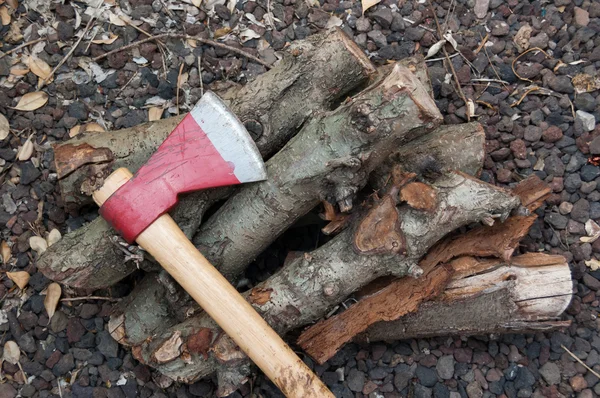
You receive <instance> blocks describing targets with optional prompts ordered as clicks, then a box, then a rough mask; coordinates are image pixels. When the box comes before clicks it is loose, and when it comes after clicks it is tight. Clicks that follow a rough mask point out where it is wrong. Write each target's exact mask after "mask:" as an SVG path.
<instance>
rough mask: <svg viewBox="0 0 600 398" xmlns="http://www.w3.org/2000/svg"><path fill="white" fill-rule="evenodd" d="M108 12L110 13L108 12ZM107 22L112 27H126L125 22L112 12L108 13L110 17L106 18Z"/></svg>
mask: <svg viewBox="0 0 600 398" xmlns="http://www.w3.org/2000/svg"><path fill="white" fill-rule="evenodd" d="M109 12H110V11H109ZM108 20H109V21H110V23H111V24H113V25H117V26H126V25H127V23H126V22H125V21H123V19H121V17H119V16H117V15H115V14H113V13H112V12H110V15H109V17H108Z"/></svg>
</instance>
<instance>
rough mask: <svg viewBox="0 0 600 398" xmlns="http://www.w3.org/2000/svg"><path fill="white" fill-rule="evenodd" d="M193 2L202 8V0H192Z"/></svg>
mask: <svg viewBox="0 0 600 398" xmlns="http://www.w3.org/2000/svg"><path fill="white" fill-rule="evenodd" d="M192 4H193V5H195V6H196V7H198V8H200V6H201V5H202V0H192Z"/></svg>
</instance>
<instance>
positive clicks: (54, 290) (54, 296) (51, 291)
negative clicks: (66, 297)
mask: <svg viewBox="0 0 600 398" xmlns="http://www.w3.org/2000/svg"><path fill="white" fill-rule="evenodd" d="M61 294H62V290H61V288H60V285H59V284H58V283H56V282H53V283H51V284H50V285H48V289H46V298H45V299H44V308H46V312H47V313H48V322H50V319H52V317H53V316H54V313H55V312H56V307H57V306H58V300H60V295H61Z"/></svg>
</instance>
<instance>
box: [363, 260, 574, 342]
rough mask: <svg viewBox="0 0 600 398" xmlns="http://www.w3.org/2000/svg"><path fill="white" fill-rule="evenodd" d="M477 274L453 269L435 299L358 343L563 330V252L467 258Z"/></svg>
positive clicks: (567, 293)
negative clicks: (481, 258) (440, 292)
mask: <svg viewBox="0 0 600 398" xmlns="http://www.w3.org/2000/svg"><path fill="white" fill-rule="evenodd" d="M460 262H463V265H462V266H458V267H459V268H464V267H465V266H464V263H469V265H468V266H467V268H468V269H471V270H477V272H478V273H477V274H473V275H470V273H467V274H466V275H465V274H462V275H461V273H460V272H458V270H457V272H456V273H455V274H456V275H457V276H458V278H457V279H454V280H453V281H452V282H450V284H449V285H448V287H447V288H446V290H445V291H444V293H442V295H441V296H440V297H439V298H437V299H436V300H434V301H430V302H427V303H425V304H422V305H421V306H420V307H419V309H418V310H417V311H416V312H414V313H411V314H409V315H406V316H404V317H402V318H400V319H399V320H397V321H392V322H379V323H376V324H374V325H373V326H371V327H370V328H369V329H367V331H366V332H365V333H364V334H362V335H359V336H357V339H356V340H357V341H379V340H386V341H392V340H402V339H409V338H422V337H431V336H443V335H461V336H467V335H474V334H490V333H536V332H544V331H549V330H554V329H557V328H566V327H568V326H569V324H570V322H569V321H560V320H559V317H560V315H561V314H562V313H563V312H564V311H565V309H566V308H567V307H568V306H569V303H570V301H571V297H572V291H573V282H572V280H571V272H570V269H569V265H568V264H567V262H566V260H565V258H564V257H562V256H552V255H548V254H543V253H529V254H525V255H522V256H518V257H513V258H512V260H511V262H510V263H506V262H504V261H503V260H477V259H475V258H466V259H461V260H460V261H456V262H455V263H457V264H458V263H460Z"/></svg>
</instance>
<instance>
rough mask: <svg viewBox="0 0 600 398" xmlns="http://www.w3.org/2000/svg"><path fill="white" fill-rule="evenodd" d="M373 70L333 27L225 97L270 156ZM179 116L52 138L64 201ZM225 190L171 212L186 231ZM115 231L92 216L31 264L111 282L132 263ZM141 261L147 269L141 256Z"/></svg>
mask: <svg viewBox="0 0 600 398" xmlns="http://www.w3.org/2000/svg"><path fill="white" fill-rule="evenodd" d="M324 59H326V60H327V61H324ZM323 65H327V67H323ZM373 73H375V69H374V67H373V66H372V65H371V64H370V62H369V60H368V58H367V57H366V56H365V55H364V54H363V53H362V51H360V50H359V49H358V48H357V47H356V45H355V44H354V42H353V41H352V40H350V39H349V38H348V37H347V36H346V35H345V34H344V33H343V32H342V31H340V30H334V31H331V32H326V33H324V34H319V35H315V36H311V37H310V38H309V39H307V40H303V41H297V42H295V43H294V44H293V45H292V46H290V49H289V51H288V53H287V54H286V55H285V56H284V58H283V59H282V61H281V62H280V63H278V64H277V65H276V66H275V67H274V68H273V69H271V70H270V71H268V72H266V73H265V74H263V75H261V76H259V77H257V78H256V80H254V81H252V82H250V83H248V84H247V85H246V86H245V87H243V88H241V89H235V90H233V89H232V90H229V91H227V93H226V94H224V99H225V100H226V101H227V102H228V103H229V105H230V106H231V108H232V110H233V111H234V112H235V113H236V115H238V117H239V118H240V119H241V120H243V121H244V122H245V123H246V124H247V125H248V128H249V129H250V130H251V131H255V138H256V142H257V146H258V148H259V150H260V151H261V153H262V154H263V155H264V156H269V155H271V154H272V153H273V152H274V151H276V150H277V149H278V148H279V147H280V146H281V144H282V143H284V142H285V141H286V140H287V139H289V137H290V136H292V135H294V134H295V133H296V132H297V131H298V129H299V128H300V126H301V125H302V124H303V123H304V122H305V121H306V120H307V119H308V118H309V117H310V115H311V114H312V112H315V111H321V110H324V109H328V108H330V107H331V106H333V105H335V103H337V101H339V99H340V98H343V97H344V96H345V95H347V94H348V93H349V92H350V91H352V90H355V89H356V88H357V87H359V86H361V85H362V84H365V83H366V82H367V81H368V80H369V77H370V75H371V74H373ZM179 120H180V118H179V117H178V118H171V119H167V120H161V121H157V122H153V123H149V124H144V125H142V126H137V127H134V128H131V129H125V130H119V131H116V132H107V133H94V134H88V135H83V136H81V137H79V136H77V137H75V138H74V139H72V140H69V141H66V142H65V143H62V144H59V145H57V146H56V147H55V161H56V164H57V172H58V175H59V178H60V180H59V181H60V186H61V191H62V194H63V197H64V199H65V202H66V203H67V205H69V204H70V206H72V207H78V206H81V205H82V204H84V203H87V202H88V201H89V200H90V199H89V197H88V196H86V195H82V194H80V192H81V191H84V192H86V193H89V192H91V191H92V190H93V189H94V187H96V185H98V184H101V182H102V177H103V176H105V175H106V174H107V173H108V172H109V171H110V170H109V169H111V168H112V167H113V166H114V167H128V168H129V169H130V170H132V171H135V170H137V168H139V167H140V165H141V164H143V163H144V162H145V161H146V160H147V159H148V157H149V156H150V154H152V153H153V152H154V150H155V149H156V148H157V147H158V145H159V144H160V143H161V142H162V141H163V140H164V138H165V137H166V135H167V134H168V133H169V132H171V131H172V129H173V127H175V125H176V124H177V123H178V122H179ZM252 129H254V130H252ZM261 129H262V130H261ZM261 131H262V133H261V134H258V133H260V132H261ZM257 132H258V133H257ZM71 165H72V166H71ZM228 192H230V190H227V189H218V190H208V191H201V192H196V193H193V194H189V195H187V196H185V197H183V198H182V200H181V201H180V203H179V205H178V206H177V208H176V209H175V210H174V211H173V212H172V213H171V214H172V216H173V218H174V219H175V220H176V221H177V222H178V225H179V226H180V227H181V228H182V230H183V231H184V232H185V233H186V235H187V236H189V237H191V235H192V234H193V233H194V232H195V231H196V229H197V227H198V225H199V224H200V221H201V219H202V215H203V214H204V212H205V211H206V209H207V208H208V206H209V205H210V204H211V203H213V202H214V201H215V200H217V199H220V198H223V197H224V196H226V195H227V193H228ZM114 235H115V234H114V232H113V230H112V228H110V226H109V225H108V223H106V222H105V221H104V220H103V219H101V218H97V219H96V220H94V221H92V222H91V223H89V224H87V225H85V226H83V227H82V228H80V229H78V230H76V231H74V232H72V233H69V234H66V235H65V236H64V237H63V239H61V241H60V242H58V243H57V244H55V245H53V246H52V247H51V248H49V250H47V251H46V252H45V253H44V254H43V255H42V256H41V257H40V259H39V260H38V262H37V266H38V269H39V270H40V271H42V272H43V273H44V274H45V275H46V276H47V277H48V278H50V279H52V280H55V281H57V282H60V283H62V284H64V285H67V286H70V287H73V288H80V289H86V290H95V289H101V288H106V287H108V286H111V285H113V284H114V283H116V282H118V281H119V280H121V279H122V278H124V277H125V276H127V275H129V274H130V273H131V272H133V271H135V270H136V268H137V267H136V264H135V263H134V262H132V261H125V260H124V255H123V253H122V251H121V250H120V249H119V247H118V245H115V244H114V243H113V242H112V238H113V237H114ZM141 266H142V268H149V269H152V266H151V264H150V263H149V262H147V261H145V262H143V263H142V265H141Z"/></svg>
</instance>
